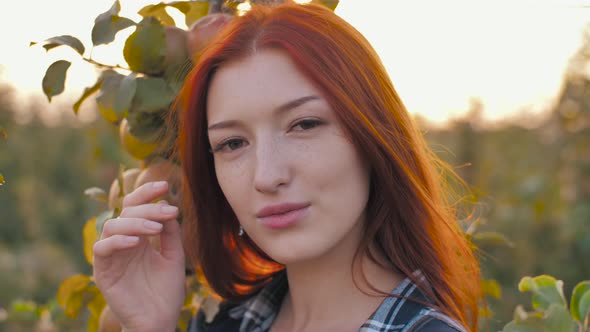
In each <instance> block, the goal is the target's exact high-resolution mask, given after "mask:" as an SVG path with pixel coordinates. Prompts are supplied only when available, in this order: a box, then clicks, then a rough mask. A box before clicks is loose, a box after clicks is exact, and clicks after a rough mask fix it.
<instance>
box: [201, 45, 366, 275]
mask: <svg viewBox="0 0 590 332" xmlns="http://www.w3.org/2000/svg"><path fill="white" fill-rule="evenodd" d="M207 119H208V127H209V129H208V135H209V141H210V143H211V149H212V151H213V155H214V160H215V171H216V174H217V179H218V181H219V185H220V186H221V189H222V190H223V193H224V195H225V197H226V198H227V200H228V202H229V204H230V205H231V207H232V209H233V210H234V212H235V214H236V216H237V217H238V220H239V221H240V223H241V224H242V226H243V228H244V231H245V232H246V233H247V234H248V236H250V238H251V239H252V240H253V241H254V242H255V243H256V244H257V245H258V246H259V247H260V248H261V249H262V250H264V252H265V253H266V254H267V255H269V256H270V257H272V258H273V259H274V260H276V261H277V262H279V263H282V264H286V265H289V264H292V263H297V262H303V261H307V260H311V259H317V258H321V257H323V256H326V255H329V254H330V253H344V252H348V253H349V252H353V251H354V250H355V249H356V247H357V245H358V242H359V240H360V236H361V234H362V230H363V220H364V210H365V206H366V205H367V199H368V193H369V170H368V167H367V165H366V163H364V162H363V160H361V157H360V154H359V153H358V151H357V149H356V148H355V147H354V146H353V145H352V143H351V142H350V141H349V140H348V139H347V138H346V137H345V135H344V132H343V130H342V128H341V127H340V125H339V123H338V120H337V116H336V114H335V111H334V110H332V109H331V108H330V106H329V105H328V103H327V102H326V101H325V100H324V99H323V98H322V95H321V93H320V91H318V89H316V88H315V87H314V85H313V84H312V83H311V82H310V81H309V80H308V79H307V78H306V77H305V76H303V74H302V73H300V72H299V71H298V69H297V68H296V67H295V64H294V63H293V62H292V61H291V59H290V58H289V57H288V55H286V54H285V53H283V52H281V51H277V50H263V51H259V52H257V53H255V54H254V55H252V56H249V57H246V58H244V59H241V60H238V61H234V62H230V63H228V64H225V65H223V66H222V67H221V68H219V70H218V71H217V73H216V74H215V76H214V77H213V80H212V82H211V86H210V89H209V94H208V99H207Z"/></svg>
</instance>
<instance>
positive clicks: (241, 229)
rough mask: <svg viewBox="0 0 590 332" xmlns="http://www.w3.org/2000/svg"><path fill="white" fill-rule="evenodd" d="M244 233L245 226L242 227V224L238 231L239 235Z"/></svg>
mask: <svg viewBox="0 0 590 332" xmlns="http://www.w3.org/2000/svg"><path fill="white" fill-rule="evenodd" d="M243 235H244V227H242V225H240V230H239V231H238V236H243Z"/></svg>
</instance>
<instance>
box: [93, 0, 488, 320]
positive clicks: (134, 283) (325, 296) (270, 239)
mask: <svg viewBox="0 0 590 332" xmlns="http://www.w3.org/2000/svg"><path fill="white" fill-rule="evenodd" d="M180 101H181V103H180V106H181V107H180V109H181V112H180V113H179V114H178V119H179V124H180V132H179V139H178V148H179V152H180V157H181V161H182V167H183V172H184V180H185V181H184V194H185V196H186V200H185V204H184V210H183V227H185V229H184V231H183V243H184V248H185V250H184V251H183V246H182V244H181V235H180V234H181V231H180V227H179V225H178V223H177V222H176V221H175V219H176V218H177V216H178V209H177V208H176V207H174V206H170V205H168V204H167V203H166V202H160V203H150V202H151V201H153V200H154V199H156V198H158V197H160V196H161V195H162V194H164V193H165V192H166V190H167V184H166V183H150V184H146V185H144V186H142V187H139V188H138V189H136V190H135V191H134V192H133V193H131V194H129V195H128V196H126V197H125V199H124V203H123V206H124V209H123V211H122V213H121V216H120V217H119V218H118V219H117V220H116V221H114V220H111V221H108V222H107V223H106V224H105V226H104V231H103V234H102V236H101V239H100V240H99V241H98V242H97V243H96V245H95V247H94V253H95V261H94V267H95V271H94V276H95V279H96V283H97V285H98V286H99V288H100V289H101V291H102V293H103V294H104V296H105V298H106V300H107V302H108V304H109V306H110V308H111V310H112V311H113V312H114V313H115V314H116V316H117V317H118V318H119V320H120V322H121V324H122V325H123V327H124V330H125V331H173V329H174V326H175V323H176V320H177V319H178V315H179V312H180V307H181V305H182V302H183V299H184V283H183V282H184V264H185V263H184V262H185V258H184V252H186V253H187V254H188V256H189V257H190V258H191V261H192V262H193V263H194V264H195V265H196V266H198V267H199V269H200V270H201V271H202V273H203V274H204V276H205V278H206V280H207V282H208V284H209V286H210V287H211V289H212V290H213V291H215V292H216V293H217V294H218V295H219V296H221V297H222V298H223V299H224V302H223V304H222V305H221V308H220V311H219V313H218V314H217V315H216V317H215V318H214V319H213V321H212V322H209V323H207V322H205V319H204V314H203V313H199V314H198V315H197V317H196V319H195V320H194V321H193V322H191V326H190V327H189V330H190V331H198V332H202V331H208V332H210V331H240V332H254V331H260V332H263V331H271V332H290V331H474V330H476V329H477V309H478V300H479V299H480V289H479V268H478V264H477V261H476V259H475V257H474V254H473V253H472V251H471V247H470V245H469V244H468V242H467V241H466V239H465V237H464V236H463V234H462V232H461V230H460V228H459V226H458V224H457V220H456V217H455V211H453V209H452V208H451V207H450V205H449V204H448V203H447V202H446V200H445V195H446V193H445V192H444V191H443V189H442V187H443V183H442V179H441V175H440V172H439V171H440V170H439V169H437V168H436V167H435V162H436V163H437V165H439V164H440V163H438V162H437V159H436V158H435V157H434V155H433V153H432V152H431V151H430V150H429V149H428V147H427V145H426V144H425V142H424V140H423V138H422V137H421V135H420V133H419V132H418V131H417V129H416V128H415V127H414V125H413V123H412V121H411V118H410V116H409V115H408V112H407V111H406V109H405V107H404V105H403V104H402V102H401V100H400V98H399V96H398V95H397V93H396V92H395V90H394V87H393V85H392V83H391V81H390V80H389V78H388V76H387V74H386V71H385V69H384V68H383V66H382V64H381V62H380V60H379V57H378V56H377V54H376V53H375V51H374V50H373V49H372V48H371V46H370V45H369V43H368V42H367V41H366V40H365V38H363V36H362V35H361V34H360V33H359V32H358V31H356V30H355V29H354V28H353V27H351V26H350V25H349V24H347V23H346V22H345V21H343V20H342V19H340V18H339V17H338V16H337V15H335V14H333V13H332V12H330V11H329V10H327V9H324V8H322V7H320V6H317V5H297V4H292V3H287V4H284V5H280V6H276V7H273V8H266V7H256V6H255V7H254V8H253V9H252V10H250V11H249V12H248V13H247V14H246V15H244V16H242V17H238V18H236V19H234V21H233V22H232V23H231V24H230V25H229V26H228V27H227V28H225V29H224V30H223V32H222V33H221V35H220V36H218V37H217V39H216V40H215V41H214V42H213V44H212V45H211V46H210V47H209V48H208V49H207V50H206V51H205V52H204V53H203V54H202V56H201V57H200V59H199V61H198V63H197V64H196V66H195V68H194V70H193V71H192V73H191V74H190V76H189V78H188V79H187V81H186V83H185V86H184V88H183V91H182V93H181V96H180ZM152 234H160V235H161V249H160V251H156V250H154V249H153V248H152V247H151V246H150V245H149V244H148V242H147V240H146V235H152Z"/></svg>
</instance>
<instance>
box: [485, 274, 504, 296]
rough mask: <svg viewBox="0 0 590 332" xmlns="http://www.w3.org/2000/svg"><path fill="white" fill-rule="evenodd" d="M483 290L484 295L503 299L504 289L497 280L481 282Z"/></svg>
mask: <svg viewBox="0 0 590 332" xmlns="http://www.w3.org/2000/svg"><path fill="white" fill-rule="evenodd" d="M480 284H481V289H482V291H483V293H484V294H486V295H489V296H492V297H495V298H497V299H499V298H500V297H502V289H501V288H500V285H499V284H498V282H497V281H496V280H493V279H491V280H485V279H482V280H480Z"/></svg>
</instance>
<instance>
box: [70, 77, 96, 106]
mask: <svg viewBox="0 0 590 332" xmlns="http://www.w3.org/2000/svg"><path fill="white" fill-rule="evenodd" d="M101 85H102V79H101V78H99V79H98V80H97V81H96V83H94V85H93V86H91V87H88V88H85V89H84V92H83V93H82V96H80V99H78V101H76V103H75V104H74V114H78V112H79V111H80V106H82V103H83V102H84V101H85V100H86V99H87V98H88V97H90V96H91V95H92V94H93V93H95V92H96V91H98V89H100V86H101Z"/></svg>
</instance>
